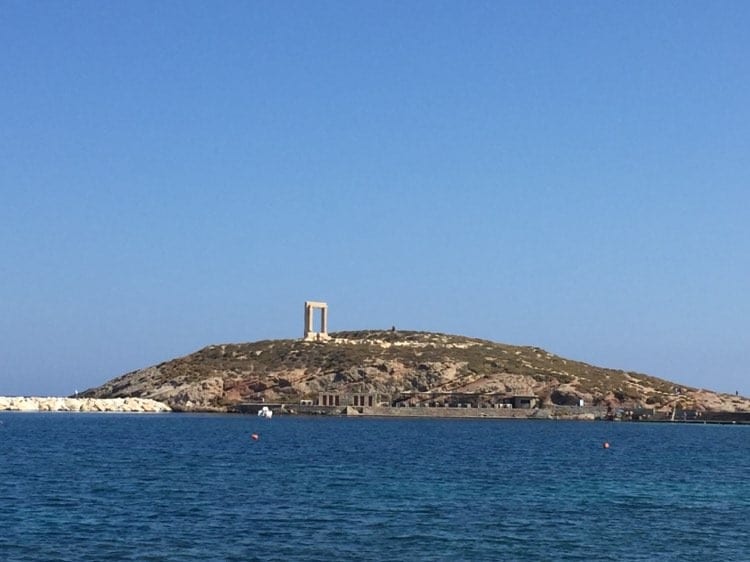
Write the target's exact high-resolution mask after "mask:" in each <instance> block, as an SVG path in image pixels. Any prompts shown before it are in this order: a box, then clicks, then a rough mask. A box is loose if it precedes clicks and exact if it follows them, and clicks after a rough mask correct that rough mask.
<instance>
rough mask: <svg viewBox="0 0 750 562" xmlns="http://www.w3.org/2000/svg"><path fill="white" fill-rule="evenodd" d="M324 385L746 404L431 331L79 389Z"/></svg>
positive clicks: (187, 364) (222, 390)
mask: <svg viewBox="0 0 750 562" xmlns="http://www.w3.org/2000/svg"><path fill="white" fill-rule="evenodd" d="M321 392H339V393H380V394H385V395H388V396H391V397H392V399H393V400H396V399H397V398H398V396H399V394H400V393H403V392H422V393H427V392H432V393H480V394H494V395H503V394H505V395H508V396H511V395H527V396H529V395H533V396H537V397H538V398H539V400H540V403H541V405H542V407H544V406H551V405H576V404H578V403H579V400H581V399H582V400H584V402H585V404H587V405H609V406H612V407H631V408H632V407H638V406H642V407H647V408H652V407H653V408H656V409H657V410H659V409H661V410H666V409H671V408H673V407H674V406H675V405H677V406H678V407H679V408H685V409H688V408H690V409H696V410H711V411H725V412H735V411H750V401H748V400H746V399H744V398H741V397H736V396H731V395H726V394H718V393H714V392H710V391H706V390H700V389H695V388H689V387H684V386H681V385H677V384H675V383H673V382H669V381H666V380H663V379H659V378H655V377H651V376H647V375H643V374H638V373H632V372H625V371H618V370H613V369H605V368H601V367H594V366H592V365H587V364H585V363H581V362H578V361H571V360H568V359H563V358H562V357H558V356H556V355H553V354H551V353H548V352H546V351H544V350H542V349H539V348H537V347H519V346H512V345H505V344H500V343H494V342H490V341H486V340H481V339H474V338H467V337H462V336H452V335H445V334H437V333H427V332H403V331H398V332H396V331H376V330H372V331H358V332H338V333H333V334H331V340H329V341H325V342H306V341H302V340H269V341H259V342H254V343H241V344H224V345H211V346H208V347H206V348H204V349H201V350H200V351H197V352H195V353H192V354H190V355H187V356H185V357H180V358H177V359H173V360H171V361H167V362H165V363H161V364H159V365H155V366H152V367H148V368H145V369H140V370H137V371H134V372H131V373H127V374H125V375H122V376H120V377H117V378H115V379H112V380H110V381H108V382H107V383H105V384H103V385H102V386H99V387H96V388H92V389H89V390H87V391H86V392H84V393H83V394H82V396H85V397H92V398H124V397H138V398H151V399H154V400H158V401H161V402H164V403H166V404H168V405H169V406H170V407H171V408H172V409H174V410H181V411H218V412H220V411H231V410H232V409H233V408H234V406H236V405H237V404H238V403H242V402H251V401H258V400H261V399H262V400H263V401H265V402H281V403H289V404H296V403H299V401H300V400H313V401H315V400H316V399H317V397H318V394H319V393H321Z"/></svg>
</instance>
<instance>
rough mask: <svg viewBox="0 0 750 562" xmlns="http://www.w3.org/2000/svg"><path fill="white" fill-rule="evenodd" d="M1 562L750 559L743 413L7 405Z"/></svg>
mask: <svg viewBox="0 0 750 562" xmlns="http://www.w3.org/2000/svg"><path fill="white" fill-rule="evenodd" d="M253 433H255V434H257V437H258V439H257V440H253V439H252V438H251V435H252V434H253ZM605 441H606V442H608V443H609V444H610V447H609V448H608V449H605V448H604V447H603V443H604V442H605ZM0 559H1V560H5V561H22V560H60V561H65V560H76V561H79V560H97V561H99V560H108V561H111V560H154V561H156V560H264V561H265V560H284V561H286V560H451V561H456V560H529V561H540V560H617V561H623V560H659V561H665V560H680V561H684V560H722V561H726V560H750V426H712V425H684V424H637V423H612V422H554V421H520V420H439V419H373V418H330V417H310V418H305V417H275V418H274V419H272V420H265V419H260V418H257V417H251V416H239V415H235V416H231V415H191V414H168V415H136V414H133V415H118V414H65V413H33V414H25V413H0Z"/></svg>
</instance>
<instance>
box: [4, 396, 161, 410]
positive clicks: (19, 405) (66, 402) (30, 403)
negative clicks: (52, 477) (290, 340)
mask: <svg viewBox="0 0 750 562" xmlns="http://www.w3.org/2000/svg"><path fill="white" fill-rule="evenodd" d="M0 411H12V412H119V413H161V412H171V411H172V409H171V408H170V407H169V406H167V405H166V404H164V403H162V402H158V401H156V400H151V399H150V398H63V397H55V396H0Z"/></svg>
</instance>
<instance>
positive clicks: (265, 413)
mask: <svg viewBox="0 0 750 562" xmlns="http://www.w3.org/2000/svg"><path fill="white" fill-rule="evenodd" d="M258 416H259V417H261V418H268V419H269V420H270V419H271V418H272V417H273V411H271V408H269V407H268V406H263V407H262V408H261V409H260V410H258Z"/></svg>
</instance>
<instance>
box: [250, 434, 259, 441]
mask: <svg viewBox="0 0 750 562" xmlns="http://www.w3.org/2000/svg"><path fill="white" fill-rule="evenodd" d="M250 439H252V440H253V441H257V440H258V439H260V435H258V434H257V433H252V434H250Z"/></svg>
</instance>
